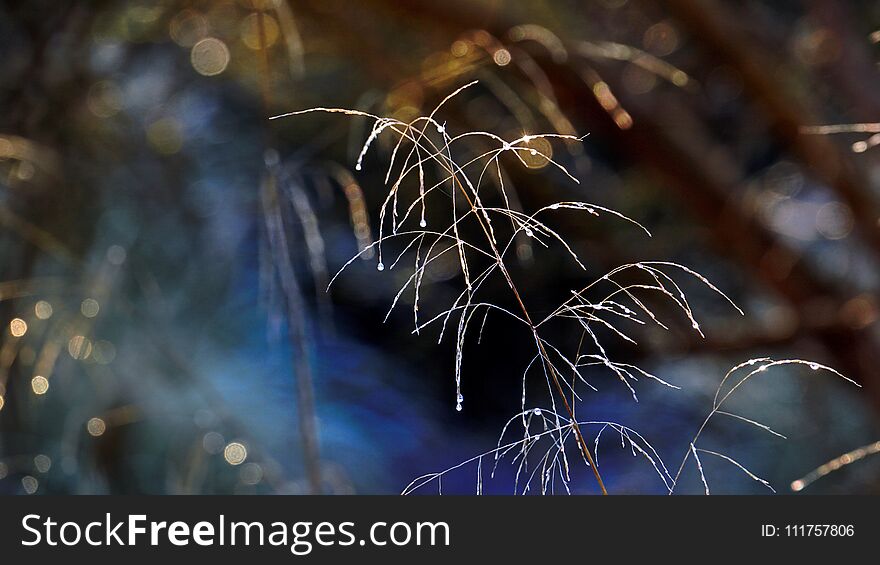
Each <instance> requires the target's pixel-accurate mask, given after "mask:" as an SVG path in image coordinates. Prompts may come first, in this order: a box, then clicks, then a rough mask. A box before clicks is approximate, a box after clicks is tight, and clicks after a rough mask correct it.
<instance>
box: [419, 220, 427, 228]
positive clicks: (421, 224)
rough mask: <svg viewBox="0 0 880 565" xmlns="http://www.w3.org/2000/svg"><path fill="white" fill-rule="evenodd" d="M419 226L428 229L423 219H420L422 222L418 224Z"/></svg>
mask: <svg viewBox="0 0 880 565" xmlns="http://www.w3.org/2000/svg"><path fill="white" fill-rule="evenodd" d="M419 225H420V226H421V227H423V228H425V227H428V222H426V221H425V220H424V219H422V221H421V222H419Z"/></svg>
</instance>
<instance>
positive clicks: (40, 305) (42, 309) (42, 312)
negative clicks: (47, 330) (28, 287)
mask: <svg viewBox="0 0 880 565" xmlns="http://www.w3.org/2000/svg"><path fill="white" fill-rule="evenodd" d="M53 311H54V310H53V309H52V305H51V304H49V303H48V302H46V301H45V300H40V301H39V302H37V303H36V304H34V315H35V316H36V317H37V318H38V319H40V320H48V319H49V318H51V317H52V312H53Z"/></svg>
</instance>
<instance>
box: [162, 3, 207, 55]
mask: <svg viewBox="0 0 880 565" xmlns="http://www.w3.org/2000/svg"><path fill="white" fill-rule="evenodd" d="M168 35H170V36H171V39H172V40H173V41H174V43H176V44H178V45H180V46H181V47H192V46H193V45H195V44H196V43H198V42H199V41H200V40H201V39H204V38H205V36H206V35H208V20H206V19H205V17H204V16H203V15H202V14H200V13H198V12H196V11H195V10H189V9H187V10H181V11H180V12H178V13H177V14H176V15H175V16H174V17H173V18H171V23H169V24H168Z"/></svg>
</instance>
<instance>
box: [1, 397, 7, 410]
mask: <svg viewBox="0 0 880 565" xmlns="http://www.w3.org/2000/svg"><path fill="white" fill-rule="evenodd" d="M4 404H6V401H5V400H4V399H3V395H2V394H0V410H3V405H4Z"/></svg>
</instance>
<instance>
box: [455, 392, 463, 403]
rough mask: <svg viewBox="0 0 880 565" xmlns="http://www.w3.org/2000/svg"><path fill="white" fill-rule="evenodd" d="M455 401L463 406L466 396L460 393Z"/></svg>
mask: <svg viewBox="0 0 880 565" xmlns="http://www.w3.org/2000/svg"><path fill="white" fill-rule="evenodd" d="M455 400H456V402H458V403H459V404H461V403H462V402H464V395H463V394H462V393H458V395H457V396H456V397H455Z"/></svg>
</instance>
